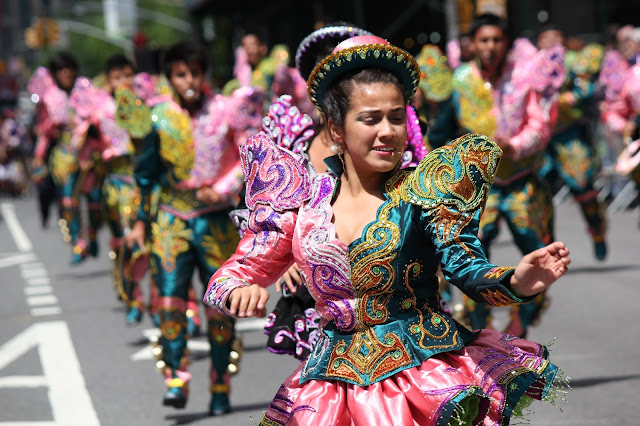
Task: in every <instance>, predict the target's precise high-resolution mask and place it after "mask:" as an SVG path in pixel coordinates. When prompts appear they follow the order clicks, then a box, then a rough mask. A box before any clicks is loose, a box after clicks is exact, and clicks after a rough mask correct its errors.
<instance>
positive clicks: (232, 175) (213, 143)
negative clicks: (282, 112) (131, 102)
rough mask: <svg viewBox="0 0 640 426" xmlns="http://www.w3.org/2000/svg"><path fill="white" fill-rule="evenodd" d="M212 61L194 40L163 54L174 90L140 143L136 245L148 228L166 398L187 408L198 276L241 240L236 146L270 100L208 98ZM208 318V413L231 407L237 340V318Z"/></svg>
mask: <svg viewBox="0 0 640 426" xmlns="http://www.w3.org/2000/svg"><path fill="white" fill-rule="evenodd" d="M206 65H207V61H206V57H205V54H204V51H203V50H202V49H201V48H200V47H199V46H198V45H196V44H193V43H190V42H183V43H177V44H175V45H173V46H171V47H170V48H169V49H168V50H167V51H166V53H165V57H164V65H163V67H164V73H165V76H166V78H167V80H168V83H169V86H168V87H165V88H162V89H161V90H160V91H159V92H160V94H161V95H160V96H162V98H161V99H159V100H158V102H157V103H156V104H155V105H154V106H153V108H152V110H151V114H152V117H154V116H155V117H156V120H154V121H153V130H152V131H151V133H149V135H147V136H146V137H145V138H144V140H143V141H142V151H141V154H140V155H139V157H138V159H137V161H136V166H135V172H134V176H135V180H136V185H137V186H138V187H139V190H140V195H141V203H140V206H139V210H138V212H137V221H136V222H135V224H134V225H133V229H132V231H131V232H130V233H129V234H128V235H127V241H128V243H129V244H130V245H133V243H137V244H138V246H139V247H144V246H145V233H146V230H147V229H150V232H151V236H150V238H151V256H152V258H153V263H154V264H155V265H156V270H155V271H154V275H155V278H154V279H155V283H156V285H157V287H158V292H159V299H158V308H157V309H158V316H159V321H160V330H161V337H160V339H159V344H160V348H161V353H160V355H159V356H160V362H159V363H158V364H157V365H158V366H159V367H160V369H161V370H162V373H163V375H164V377H165V385H166V391H165V394H164V397H163V404H164V405H168V406H172V407H175V408H184V406H185V405H186V403H187V399H188V394H189V382H190V378H191V376H190V374H189V372H188V371H187V365H188V359H187V357H186V343H187V338H188V334H187V329H186V327H187V318H186V309H187V300H188V297H189V289H190V287H191V277H192V275H193V273H194V270H195V268H197V270H198V274H199V277H200V280H201V281H202V282H203V283H206V282H207V280H208V277H210V274H213V273H214V272H215V271H216V270H217V268H218V267H219V266H220V265H221V264H222V263H223V262H224V261H225V260H226V259H227V258H228V257H229V256H230V255H231V253H233V249H234V248H235V245H236V244H237V241H238V236H237V233H236V230H235V227H234V226H233V223H232V222H231V220H230V218H229V210H230V209H231V208H232V207H233V206H235V205H236V204H237V203H238V196H239V193H240V191H241V189H242V188H243V179H242V173H241V169H240V159H239V154H238V146H239V145H240V143H241V142H242V141H245V140H246V139H247V137H248V136H249V135H251V134H253V133H255V132H256V131H257V130H258V128H259V125H260V121H261V118H262V105H263V102H264V93H263V92H261V91H260V90H256V89H254V88H250V87H248V88H241V89H238V90H236V92H234V97H232V98H226V97H224V96H222V95H217V96H214V97H213V98H209V99H207V98H206V97H205V95H204V94H203V93H202V87H203V79H204V73H205V71H206V68H207V67H206ZM156 186H159V187H160V190H159V201H158V209H157V213H156V215H155V216H154V217H149V209H148V208H147V206H146V204H147V203H148V201H149V196H150V193H151V191H152V190H153V188H155V187H156ZM145 222H149V223H150V226H147V225H146V224H145ZM207 318H208V338H209V343H210V346H211V351H210V355H211V376H210V378H211V387H210V390H211V400H210V404H209V412H210V414H213V415H216V414H223V413H226V412H228V411H229V410H230V409H231V405H230V402H229V391H230V380H231V378H230V376H231V373H234V372H236V371H237V367H236V366H235V364H233V363H232V362H231V360H230V354H231V352H232V347H233V346H234V341H237V337H236V335H235V332H234V320H233V318H230V317H228V316H227V315H224V314H222V313H219V312H215V311H213V310H211V309H207ZM234 361H236V362H237V360H234ZM231 364H233V366H232V365H231Z"/></svg>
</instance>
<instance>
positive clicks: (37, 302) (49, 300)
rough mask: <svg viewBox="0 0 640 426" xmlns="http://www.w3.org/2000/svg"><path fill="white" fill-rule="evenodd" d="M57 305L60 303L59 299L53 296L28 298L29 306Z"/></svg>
mask: <svg viewBox="0 0 640 426" xmlns="http://www.w3.org/2000/svg"><path fill="white" fill-rule="evenodd" d="M56 303H58V298H57V297H55V296H54V295H53V294H46V295H43V296H29V297H27V305H29V306H43V305H55V304H56Z"/></svg>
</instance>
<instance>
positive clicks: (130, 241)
mask: <svg viewBox="0 0 640 426" xmlns="http://www.w3.org/2000/svg"><path fill="white" fill-rule="evenodd" d="M124 242H125V244H126V245H127V247H129V248H130V249H131V248H133V245H134V244H138V247H140V250H142V251H143V252H145V251H146V250H147V249H146V244H145V230H144V222H143V221H141V220H138V221H136V222H135V223H134V224H133V228H131V232H129V233H128V234H127V235H125V236H124Z"/></svg>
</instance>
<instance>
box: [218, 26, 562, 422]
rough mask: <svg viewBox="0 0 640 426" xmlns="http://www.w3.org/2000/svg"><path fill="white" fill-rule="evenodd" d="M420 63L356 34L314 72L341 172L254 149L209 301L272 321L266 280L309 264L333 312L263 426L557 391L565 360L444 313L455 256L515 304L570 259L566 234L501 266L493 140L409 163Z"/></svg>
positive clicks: (356, 418)
mask: <svg viewBox="0 0 640 426" xmlns="http://www.w3.org/2000/svg"><path fill="white" fill-rule="evenodd" d="M419 73H420V69H419V66H418V64H417V63H416V61H415V60H414V59H413V57H412V56H411V55H410V54H409V53H408V52H405V51H404V50H401V49H399V48H397V47H395V46H392V45H390V44H389V43H388V42H387V41H385V40H384V39H381V38H379V37H375V36H359V37H354V38H351V39H348V40H346V41H344V42H342V43H341V44H339V45H338V46H337V47H336V48H335V50H334V52H333V53H332V54H331V55H330V56H328V57H327V58H325V59H324V60H323V61H321V62H320V63H319V64H318V65H317V66H316V68H315V69H314V70H313V72H312V73H311V76H310V77H309V80H308V83H309V93H310V97H311V99H312V100H313V102H314V103H315V104H316V105H317V106H318V107H319V108H320V109H321V111H322V113H323V115H324V117H325V118H326V123H327V126H328V127H329V130H330V132H331V136H332V139H333V141H334V142H335V143H336V144H337V145H338V147H339V148H338V152H339V154H338V155H336V156H333V157H331V158H329V159H327V162H328V165H329V171H328V172H327V173H320V174H316V175H310V174H309V173H308V171H307V169H306V167H305V166H306V164H305V163H306V162H305V160H304V159H303V158H302V157H300V156H298V155H296V154H293V153H291V152H290V151H287V150H284V149H281V148H280V147H278V146H277V145H276V144H275V143H274V141H273V140H271V138H269V136H268V135H267V134H265V133H260V134H258V135H256V136H254V137H252V138H251V139H250V140H249V141H247V142H246V143H245V144H244V145H243V146H242V148H241V150H242V151H241V157H242V161H243V170H244V172H245V177H246V180H247V195H246V201H247V205H248V207H249V208H250V209H251V216H250V219H249V226H248V228H247V231H246V232H245V234H244V237H243V239H242V240H241V242H240V244H239V245H238V248H237V250H236V253H235V254H234V255H233V256H232V257H231V259H229V261H228V262H226V263H225V264H224V265H223V266H222V267H221V268H220V269H219V270H218V271H217V272H216V274H214V275H213V277H211V281H210V285H209V289H208V291H207V294H206V296H205V301H206V302H207V303H208V304H209V305H210V306H212V307H215V308H216V309H219V310H221V311H223V312H226V313H228V314H231V315H236V316H238V317H247V316H264V315H265V314H266V310H265V307H266V302H267V300H268V298H269V293H268V292H267V290H266V289H265V288H264V287H267V286H268V285H270V284H272V282H273V278H272V277H274V276H278V275H280V274H282V273H283V272H284V271H286V270H287V269H288V268H289V267H290V266H291V265H292V264H293V263H294V262H295V263H297V264H298V266H299V267H300V273H301V275H302V276H303V277H304V282H305V284H306V285H307V287H308V289H309V291H310V293H311V294H312V296H313V297H314V299H315V300H316V308H317V310H318V312H319V313H320V315H321V317H322V320H321V324H322V329H321V330H322V335H321V337H320V340H319V341H318V342H317V343H316V345H315V346H314V348H313V351H312V353H311V354H310V355H309V357H308V358H307V360H306V361H305V362H304V363H303V364H302V365H300V366H299V367H298V368H297V369H296V371H295V372H294V373H293V374H292V375H291V376H290V377H289V378H288V379H287V380H286V381H285V382H284V384H283V385H282V386H281V387H280V389H279V390H278V392H277V395H276V397H275V399H274V400H273V402H272V403H271V405H270V406H269V409H268V410H267V412H266V413H265V416H264V418H263V420H262V422H261V424H263V425H286V424H322V425H325V424H336V423H346V424H453V423H454V422H458V423H460V424H479V423H487V424H488V423H491V424H496V423H508V422H509V419H510V417H511V416H512V414H519V413H520V411H519V410H514V409H515V408H516V407H517V406H520V404H523V403H525V402H526V401H525V400H527V401H530V398H536V399H541V398H549V397H550V396H551V395H552V394H553V389H554V384H555V383H556V380H557V379H558V376H557V374H558V369H557V367H556V366H555V365H553V364H551V363H550V362H549V361H548V360H547V358H546V353H547V351H546V349H545V348H544V347H542V346H540V345H538V344H536V343H533V342H528V341H525V340H522V339H518V338H516V337H513V336H509V335H507V334H502V333H498V332H496V331H491V330H481V331H479V332H475V333H474V332H471V331H468V330H467V329H465V328H464V327H462V326H461V325H460V324H458V323H456V322H455V321H453V320H452V319H451V318H450V317H449V316H448V315H446V314H443V313H442V312H441V310H440V307H439V303H438V295H437V278H436V277H435V272H436V270H437V268H438V266H439V265H442V269H443V271H444V273H445V275H446V276H447V279H449V280H450V281H451V282H452V283H453V284H455V285H457V286H459V287H461V288H462V289H463V290H464V291H465V292H467V293H468V294H470V295H471V296H473V297H474V298H476V299H477V300H483V301H486V302H489V303H492V304H494V305H507V304H512V303H522V302H524V301H527V300H530V299H531V298H532V297H534V296H535V294H537V293H538V292H540V291H542V290H544V289H545V288H546V287H548V286H549V285H551V284H552V283H553V282H554V281H556V279H558V278H559V277H560V276H562V275H564V274H565V273H566V271H567V265H568V264H569V262H570V259H569V257H568V255H569V252H568V250H567V249H566V248H565V246H564V244H562V243H559V242H556V243H552V244H550V245H548V246H546V247H543V248H542V249H539V250H536V251H534V252H533V253H530V254H528V255H526V256H525V257H524V258H523V259H522V261H521V262H520V264H519V265H518V266H517V267H515V268H513V267H499V266H496V265H494V264H491V263H489V262H488V261H487V259H486V258H485V256H484V253H483V250H482V246H481V244H480V241H479V240H478V238H477V235H476V233H477V229H478V223H479V220H480V215H481V213H482V207H483V206H484V201H485V199H486V198H485V197H486V195H487V191H488V189H489V187H490V185H491V181H492V177H493V172H494V171H495V168H496V167H497V164H498V161H499V158H500V148H498V147H497V146H496V145H495V144H494V143H493V142H491V141H490V140H488V139H487V138H486V137H484V136H481V135H477V134H475V135H473V134H472V135H467V136H465V137H462V138H460V139H459V140H458V141H456V142H453V143H451V144H449V145H447V146H445V147H443V148H440V149H437V150H434V151H432V152H431V153H430V154H429V155H427V156H426V157H425V158H424V159H423V160H422V161H421V162H420V163H419V165H418V166H417V167H416V168H410V169H406V170H400V169H399V166H400V163H401V160H402V152H403V150H404V147H405V144H406V139H407V125H406V105H407V104H408V103H409V101H410V100H411V97H412V96H413V94H414V93H415V90H416V88H417V85H418V80H419V78H420V75H419ZM273 170H275V171H277V172H276V173H273V172H272V171H273ZM354 212H357V214H354ZM267 259H268V261H266V260H267ZM514 411H515V412H514Z"/></svg>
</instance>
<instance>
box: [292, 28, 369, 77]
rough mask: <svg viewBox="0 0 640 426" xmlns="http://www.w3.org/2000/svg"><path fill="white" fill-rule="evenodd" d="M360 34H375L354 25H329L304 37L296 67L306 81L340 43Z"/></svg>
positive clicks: (298, 50) (298, 52)
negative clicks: (318, 64)
mask: <svg viewBox="0 0 640 426" xmlns="http://www.w3.org/2000/svg"><path fill="white" fill-rule="evenodd" d="M359 35H373V34H372V33H370V32H369V31H367V30H363V29H362V28H358V27H354V26H353V25H329V26H326V27H324V28H320V29H319V30H316V31H314V32H312V33H311V34H309V35H308V36H306V37H305V38H303V39H302V41H301V42H300V44H299V45H298V49H297V50H296V68H297V69H298V71H299V72H300V75H301V76H302V78H304V81H307V79H308V78H309V75H310V74H311V71H313V68H314V67H315V66H316V64H317V63H318V62H320V61H321V60H322V59H323V58H324V57H326V56H327V55H329V54H330V53H331V52H332V51H333V49H334V47H336V46H337V45H338V43H340V42H341V41H344V40H346V39H348V38H351V37H355V36H359Z"/></svg>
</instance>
